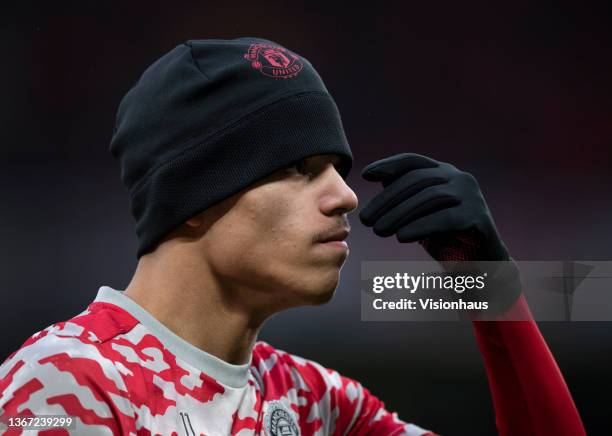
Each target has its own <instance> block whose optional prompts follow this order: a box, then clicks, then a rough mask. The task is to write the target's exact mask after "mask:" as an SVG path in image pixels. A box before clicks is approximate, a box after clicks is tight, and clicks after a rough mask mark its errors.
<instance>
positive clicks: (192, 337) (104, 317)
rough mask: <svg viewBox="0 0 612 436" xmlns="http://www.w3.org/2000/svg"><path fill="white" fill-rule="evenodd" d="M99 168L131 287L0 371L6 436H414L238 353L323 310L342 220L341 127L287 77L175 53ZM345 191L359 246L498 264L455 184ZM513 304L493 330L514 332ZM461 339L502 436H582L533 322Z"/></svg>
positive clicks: (123, 115)
mask: <svg viewBox="0 0 612 436" xmlns="http://www.w3.org/2000/svg"><path fill="white" fill-rule="evenodd" d="M111 152H112V154H113V155H114V156H115V157H116V158H117V159H118V160H119V162H120V164H121V174H122V179H123V182H124V183H125V185H126V187H127V188H128V191H129V194H130V199H131V209H132V213H133V215H134V217H135V219H136V232H137V235H138V241H139V246H138V253H137V256H138V258H139V262H138V267H137V270H136V272H135V274H134V277H133V278H132V280H131V282H130V284H129V286H128V287H127V289H126V290H125V291H118V290H115V289H112V288H110V287H107V286H102V287H101V288H100V290H99V291H98V295H97V297H96V298H95V300H94V301H93V303H92V304H90V305H89V306H88V308H87V309H86V310H85V311H84V312H83V313H81V314H79V315H77V316H75V317H74V318H72V319H70V320H68V321H65V322H59V323H57V324H54V325H52V326H50V327H48V328H46V329H44V330H42V331H41V332H38V333H36V334H34V335H33V336H32V337H31V338H29V339H28V340H27V341H26V342H25V343H24V344H23V346H22V347H21V348H20V349H19V350H17V351H15V352H14V353H12V354H11V355H10V356H9V357H8V359H7V360H6V361H5V362H4V364H3V365H2V366H1V367H0V393H1V394H0V408H1V409H0V413H1V414H2V415H1V416H2V421H3V422H5V423H6V424H7V425H8V432H7V434H20V433H21V431H22V428H21V427H19V425H17V424H19V422H17V424H15V422H16V420H15V419H14V418H15V417H27V416H36V417H41V416H51V415H69V416H71V417H74V419H75V423H74V427H73V428H71V429H63V430H62V429H60V428H59V427H57V428H55V429H54V433H53V434H67V433H69V432H70V433H73V434H78V435H86V434H95V435H98V434H100V435H102V434H126V435H128V434H130V435H152V434H162V435H171V434H172V435H184V434H187V435H207V436H216V435H251V434H256V435H259V434H265V435H275V436H276V435H302V436H306V435H345V434H350V435H429V434H433V433H430V432H428V431H427V430H424V429H422V428H420V427H418V426H416V425H413V424H408V423H405V422H403V421H401V420H400V419H399V418H398V417H397V415H396V414H395V413H391V412H389V411H387V410H386V409H385V407H384V404H383V403H382V402H381V400H379V399H378V398H376V397H375V396H374V395H372V394H371V393H370V392H369V391H368V390H367V389H366V388H364V387H363V386H362V385H361V384H360V383H359V382H358V381H355V380H352V379H349V378H347V377H344V376H342V375H340V374H338V373H337V372H336V371H334V370H332V369H327V368H325V367H324V366H321V365H320V364H318V363H316V362H313V361H309V360H306V359H303V358H301V357H298V356H295V355H292V354H289V353H286V352H284V351H281V350H277V349H275V348H274V347H272V346H271V345H269V344H267V343H264V342H257V334H258V332H259V330H260V328H261V326H262V325H263V323H264V322H265V321H266V319H268V318H269V317H270V316H271V315H273V314H274V313H277V312H279V311H281V310H283V309H286V308H289V307H294V306H299V305H317V304H322V303H325V302H327V301H329V300H330V299H331V298H332V297H333V294H334V291H335V289H336V287H337V285H338V281H339V274H340V269H341V267H342V265H343V263H344V261H345V259H346V257H347V255H348V247H347V245H346V243H345V242H344V240H345V239H346V237H347V235H348V232H349V225H348V221H347V217H346V216H347V214H348V213H349V212H351V211H353V210H355V209H356V208H357V198H356V196H355V193H354V192H353V191H352V190H351V189H350V188H349V187H348V186H347V185H346V183H345V178H346V176H347V174H348V171H349V170H350V167H351V162H352V155H351V151H350V148H349V146H348V143H347V141H346V137H345V135H344V131H343V128H342V124H341V120H340V115H339V113H338V110H337V108H336V105H335V103H334V101H333V99H332V98H331V96H330V95H329V93H328V92H327V89H326V88H325V86H324V84H323V82H322V81H321V79H320V77H319V75H318V74H317V72H316V71H315V69H314V68H313V67H312V65H311V64H310V63H309V62H308V61H307V60H306V59H304V58H303V57H301V56H299V55H297V54H295V53H293V52H291V51H289V50H287V49H286V48H284V47H282V46H280V45H278V44H276V43H274V42H272V41H268V40H263V39H259V38H238V39H234V40H199V41H189V42H187V43H186V44H183V45H180V46H178V47H176V48H175V49H173V50H172V51H170V52H169V53H168V54H166V55H164V56H163V57H162V58H161V59H159V60H158V61H156V62H155V63H154V64H153V65H151V66H150V67H149V68H148V69H147V70H146V71H145V73H144V74H143V75H142V77H141V78H140V79H139V81H138V82H137V83H136V84H135V85H134V87H133V88H132V89H131V90H130V91H129V92H128V94H127V95H126V96H125V97H124V99H123V100H122V103H121V105H120V107H119V111H118V116H117V124H116V128H115V132H114V136H113V139H112V143H111ZM363 176H364V178H366V179H367V180H370V181H376V182H382V185H383V187H384V189H383V190H382V192H381V193H380V194H379V195H378V196H376V197H375V198H374V199H373V200H372V201H371V202H370V203H369V204H368V205H367V206H366V207H365V208H363V209H362V210H361V212H360V218H361V221H362V222H363V223H364V224H365V225H367V226H372V227H373V228H374V231H375V232H376V234H378V235H380V236H391V235H396V236H397V238H398V239H399V240H400V241H401V242H414V241H421V243H422V244H423V245H424V246H425V248H426V249H427V250H428V252H429V253H430V254H431V255H432V256H433V257H434V258H435V259H437V260H440V261H444V260H474V259H478V260H503V261H508V260H510V257H509V255H508V253H507V250H506V247H505V246H504V244H503V242H502V241H501V239H500V238H499V235H498V234H497V231H496V230H495V226H494V223H493V220H492V218H491V216H490V214H489V212H488V209H487V207H486V203H485V202H484V199H483V198H482V195H481V192H480V189H479V187H478V184H477V183H476V181H475V179H474V178H473V177H472V176H471V175H469V174H467V173H464V172H462V171H459V170H458V169H456V168H455V167H453V166H452V165H448V164H445V163H441V162H437V161H435V160H433V159H430V158H427V157H425V156H420V155H415V154H408V153H406V154H400V155H397V156H392V157H390V158H387V159H383V160H381V161H378V162H375V163H373V164H371V165H370V166H368V167H367V168H366V169H365V170H364V171H363ZM518 291H520V290H517V295H514V297H513V299H512V302H511V303H512V307H510V309H509V311H514V312H520V313H523V315H525V316H528V310H527V309H526V306H525V303H524V300H523V298H522V296H518ZM501 316H504V314H502V315H501ZM474 328H475V331H476V335H477V340H478V343H479V346H480V348H481V351H482V354H483V357H484V360H485V364H486V366H487V373H488V376H489V381H490V385H491V389H492V394H493V401H494V405H495V409H496V415H497V424H498V428H499V431H500V433H501V434H512V435H514V434H516V435H532V434H533V435H535V434H538V435H570V434H571V435H578V434H584V429H583V428H582V424H581V422H580V418H579V415H578V412H577V411H576V409H575V407H574V404H573V401H572V399H571V396H570V394H569V392H568V390H567V387H566V386H565V383H564V381H563V378H562V376H561V373H560V372H559V369H558V368H557V366H556V363H555V361H554V359H553V357H552V356H551V354H550V352H549V351H548V349H547V347H546V344H545V343H544V341H543V339H542V337H541V335H540V334H539V331H538V329H537V327H536V325H535V323H534V322H533V321H532V320H531V321H526V322H502V321H494V322H483V321H474ZM42 434H47V433H42Z"/></svg>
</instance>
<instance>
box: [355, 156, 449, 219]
mask: <svg viewBox="0 0 612 436" xmlns="http://www.w3.org/2000/svg"><path fill="white" fill-rule="evenodd" d="M447 182H448V177H447V176H446V175H445V174H444V171H443V170H442V169H441V167H436V168H423V169H418V170H413V171H410V172H408V173H406V174H404V175H403V176H401V177H400V178H399V179H397V180H395V181H394V182H393V183H391V184H390V185H389V186H387V187H386V188H385V189H383V190H382V191H381V192H379V193H378V194H377V195H376V196H375V197H374V198H372V199H371V200H370V201H369V202H368V204H367V205H366V206H365V207H364V208H363V209H361V211H359V219H360V220H361V222H362V223H363V224H364V225H365V226H368V227H371V226H373V225H374V223H375V222H376V220H378V219H379V218H380V217H381V216H382V215H384V214H385V213H387V212H388V211H389V210H390V209H391V208H393V207H395V206H396V205H398V204H399V203H401V202H402V201H404V200H407V199H408V198H410V197H412V196H413V195H415V194H417V193H418V192H420V191H422V190H423V189H425V188H428V187H430V186H434V185H440V184H443V183H447Z"/></svg>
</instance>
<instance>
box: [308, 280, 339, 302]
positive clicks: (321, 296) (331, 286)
mask: <svg viewBox="0 0 612 436" xmlns="http://www.w3.org/2000/svg"><path fill="white" fill-rule="evenodd" d="M319 282H320V283H318V284H317V285H318V286H316V288H313V289H312V291H311V292H310V293H309V297H310V299H311V300H312V303H311V304H313V305H317V306H318V305H320V304H325V303H327V302H329V301H330V300H331V299H332V298H333V297H334V294H335V293H336V289H337V288H338V275H337V274H336V276H335V277H333V278H330V279H329V280H326V281H322V280H319Z"/></svg>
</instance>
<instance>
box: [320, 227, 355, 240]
mask: <svg viewBox="0 0 612 436" xmlns="http://www.w3.org/2000/svg"><path fill="white" fill-rule="evenodd" d="M348 234H349V231H348V230H347V229H342V230H338V231H336V232H334V233H332V234H330V235H327V236H325V237H324V238H322V239H320V240H319V242H332V241H344V240H345V239H346V238H347V237H348Z"/></svg>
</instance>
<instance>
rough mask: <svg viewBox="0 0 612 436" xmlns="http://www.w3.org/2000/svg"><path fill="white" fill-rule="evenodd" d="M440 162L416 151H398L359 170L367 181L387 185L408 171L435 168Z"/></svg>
mask: <svg viewBox="0 0 612 436" xmlns="http://www.w3.org/2000/svg"><path fill="white" fill-rule="evenodd" d="M439 165H440V162H438V161H436V160H434V159H431V158H429V157H427V156H422V155H420V154H416V153H400V154H396V155H395V156H391V157H387V158H385V159H380V160H377V161H376V162H372V163H371V164H369V165H367V166H366V167H365V168H364V169H363V170H362V171H361V177H363V178H364V179H365V180H367V181H369V182H382V183H383V185H384V186H386V185H388V184H389V183H391V182H392V181H394V180H395V179H397V178H398V177H400V176H402V175H403V174H405V173H407V172H408V171H413V170H418V169H422V168H435V167H437V166H439Z"/></svg>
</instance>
